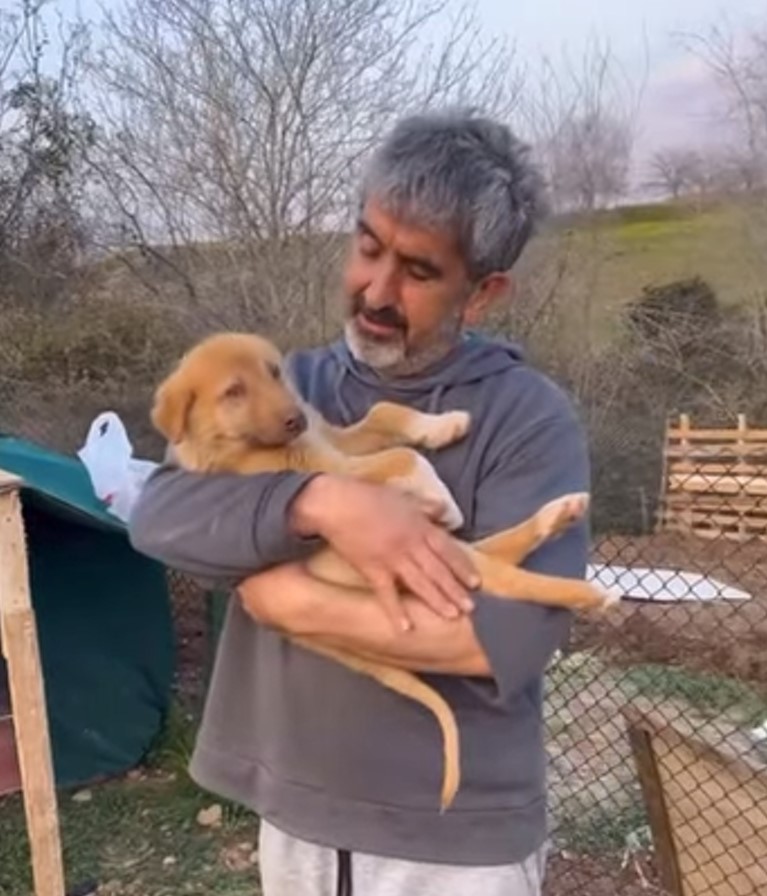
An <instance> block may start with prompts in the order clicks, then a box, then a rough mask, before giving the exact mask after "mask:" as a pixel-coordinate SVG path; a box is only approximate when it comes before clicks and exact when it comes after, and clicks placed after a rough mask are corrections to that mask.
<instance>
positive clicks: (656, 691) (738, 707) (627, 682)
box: [619, 664, 767, 727]
mask: <svg viewBox="0 0 767 896" xmlns="http://www.w3.org/2000/svg"><path fill="white" fill-rule="evenodd" d="M619 680H620V684H621V686H622V687H624V688H627V689H628V690H630V691H631V692H634V693H637V694H641V695H642V696H644V697H652V698H655V699H661V700H681V701H684V702H685V703H688V704H689V705H690V706H691V707H693V708H694V709H695V710H697V711H698V712H699V713H700V714H701V715H704V716H706V717H709V718H716V717H719V716H728V717H730V718H732V719H733V721H735V722H737V723H738V724H741V725H744V726H747V727H753V726H756V725H758V724H760V723H762V722H764V720H765V718H767V694H765V693H762V692H760V691H757V690H755V689H754V688H752V687H750V686H749V685H747V684H744V683H743V682H740V681H737V680H736V679H733V678H724V677H722V676H718V675H706V674H697V673H694V672H690V671H688V670H686V669H681V668H676V667H674V666H664V665H656V664H647V665H641V666H634V667H632V668H629V669H627V670H626V671H625V672H624V673H622V674H621V676H620V679H619Z"/></svg>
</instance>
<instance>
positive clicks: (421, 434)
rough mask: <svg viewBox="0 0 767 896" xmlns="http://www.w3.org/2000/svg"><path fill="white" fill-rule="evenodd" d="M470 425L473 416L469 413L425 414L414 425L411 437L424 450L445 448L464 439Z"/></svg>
mask: <svg viewBox="0 0 767 896" xmlns="http://www.w3.org/2000/svg"><path fill="white" fill-rule="evenodd" d="M470 424H471V416H470V415H469V413H468V412H467V411H446V412H445V413H444V414H423V415H421V416H420V417H419V419H418V420H417V421H415V422H414V423H413V425H412V430H411V433H410V437H411V438H412V439H413V443H414V444H415V445H419V446H421V447H423V448H432V449H436V448H444V447H445V446H446V445H451V444H452V443H453V442H458V441H459V440H460V439H462V438H463V437H464V436H465V435H466V433H467V432H468V431H469V426H470Z"/></svg>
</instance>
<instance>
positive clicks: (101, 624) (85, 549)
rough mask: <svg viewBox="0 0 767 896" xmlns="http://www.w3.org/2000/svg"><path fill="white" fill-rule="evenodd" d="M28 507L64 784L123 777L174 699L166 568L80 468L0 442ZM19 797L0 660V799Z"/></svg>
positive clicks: (28, 446) (44, 664)
mask: <svg viewBox="0 0 767 896" xmlns="http://www.w3.org/2000/svg"><path fill="white" fill-rule="evenodd" d="M0 470H4V471H6V472H7V473H11V474H15V475H16V476H17V477H19V478H20V479H21V481H22V486H21V489H20V492H19V494H20V500H21V507H22V516H23V522H24V529H25V533H26V547H27V565H28V574H29V584H30V591H31V600H32V605H33V609H34V614H35V619H36V625H37V638H38V643H39V654H40V665H41V668H42V675H43V683H44V690H45V705H46V709H47V714H48V725H49V732H50V746H51V755H52V760H53V770H54V778H55V785H56V787H58V788H67V787H74V786H81V785H82V784H84V783H86V782H92V781H94V780H97V779H100V778H105V777H109V776H111V775H115V774H119V773H121V772H124V771H126V770H128V769H129V768H131V767H133V766H135V765H136V764H137V763H138V762H140V761H141V760H142V758H143V757H144V756H145V755H146V752H147V750H148V749H149V747H150V746H151V744H152V742H153V740H154V739H155V738H156V736H157V735H158V733H159V732H160V730H161V728H162V725H163V722H164V719H165V716H166V713H167V711H168V708H169V704H170V699H171V687H172V681H173V668H174V643H173V622H172V616H171V610H170V599H169V593H168V585H167V578H166V573H165V570H164V568H163V567H162V566H161V565H160V564H157V563H155V562H154V561H152V560H150V559H149V558H147V557H144V556H143V555H141V554H139V553H137V552H136V551H134V550H133V548H132V547H131V545H130V543H129V541H128V537H127V532H126V527H125V525H124V524H123V523H122V522H121V521H120V520H119V519H117V518H116V517H114V516H113V515H112V514H110V513H108V512H107V511H106V510H105V509H104V507H103V506H102V505H101V503H100V502H99V501H98V499H97V498H96V497H95V495H94V494H93V489H92V487H91V482H90V479H89V476H88V473H87V470H86V469H85V467H84V466H83V465H82V464H81V462H80V461H79V460H78V459H77V458H72V457H68V456H64V455H61V454H57V453H55V452H52V451H50V450H47V449H45V448H43V447H41V446H39V445H36V444H34V443H32V442H29V441H25V440H21V439H17V438H13V437H10V436H0ZM19 789H20V779H19V769H18V763H17V751H16V743H15V737H14V724H13V715H12V706H11V700H10V697H9V693H8V676H7V670H6V669H5V667H4V663H3V661H2V660H1V659H0V794H7V793H12V792H14V791H16V790H19Z"/></svg>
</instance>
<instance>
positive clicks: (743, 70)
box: [682, 23, 767, 189]
mask: <svg viewBox="0 0 767 896" xmlns="http://www.w3.org/2000/svg"><path fill="white" fill-rule="evenodd" d="M682 42H683V44H684V46H686V47H687V48H688V49H689V50H691V51H692V52H694V53H696V54H697V55H698V56H699V57H700V58H702V59H703V61H704V62H705V63H706V64H707V65H708V66H709V68H710V70H711V72H712V73H713V75H714V77H715V78H716V81H717V83H718V84H719V86H720V88H721V90H722V96H723V100H724V106H723V108H721V109H720V110H719V112H718V118H719V120H720V122H724V123H726V124H728V125H729V126H730V128H731V130H732V131H733V132H734V133H733V136H732V138H731V139H730V140H729V141H726V143H725V145H726V146H727V155H728V156H729V164H730V167H732V168H734V169H735V170H736V171H737V172H738V174H739V177H740V178H741V180H742V182H743V183H744V184H748V186H747V187H746V189H755V188H756V187H758V186H763V185H764V184H765V183H767V150H766V149H765V147H767V23H765V25H764V26H763V27H762V28H761V29H757V30H755V31H752V32H751V33H750V34H748V35H747V36H746V37H745V38H744V39H740V40H739V39H737V38H736V36H735V35H734V33H733V31H732V29H731V28H730V27H729V26H727V25H726V24H720V25H715V26H713V27H712V28H711V29H709V31H708V33H706V34H695V35H683V36H682Z"/></svg>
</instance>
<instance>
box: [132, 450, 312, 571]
mask: <svg viewBox="0 0 767 896" xmlns="http://www.w3.org/2000/svg"><path fill="white" fill-rule="evenodd" d="M312 478H313V477H312V476H311V475H309V474H302V473H292V472H281V473H263V474H258V475H253V476H238V475H234V474H220V473H216V474H207V473H206V474H201V473H191V472H188V471H186V470H181V469H178V468H176V467H173V466H171V465H170V464H163V465H162V466H160V467H159V468H158V469H157V470H156V471H154V472H153V473H152V474H151V476H150V477H149V479H148V480H147V482H146V483H145V485H144V487H143V489H142V491H141V494H140V496H139V498H138V501H137V502H136V505H135V507H134V509H133V512H132V513H131V518H130V521H129V525H128V533H129V538H130V541H131V544H132V545H133V547H134V548H135V549H136V550H137V551H140V552H141V553H143V554H146V555H148V556H150V557H153V558H154V559H156V560H159V561H160V562H162V563H164V564H165V565H166V566H169V567H171V568H172V569H178V570H180V571H182V572H186V573H188V574H189V575H191V576H194V577H197V578H201V579H205V580H210V581H214V582H226V583H236V582H238V581H241V580H242V579H244V578H245V577H247V576H248V575H252V574H253V573H256V572H259V571H261V570H262V569H266V568H267V567H269V566H272V565H274V564H277V563H283V562H289V561H291V560H297V559H300V558H301V557H305V556H307V555H308V553H309V552H310V551H312V550H315V549H316V548H317V546H318V545H319V544H321V542H320V540H319V539H317V538H312V537H305V536H303V535H301V534H300V533H298V532H296V531H295V530H294V529H293V527H292V526H291V524H290V511H291V508H292V506H293V503H294V501H295V499H296V498H297V497H298V496H299V494H301V492H302V491H303V489H304V487H305V486H306V485H307V484H308V483H309V482H310V481H311V479H312Z"/></svg>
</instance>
